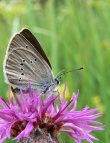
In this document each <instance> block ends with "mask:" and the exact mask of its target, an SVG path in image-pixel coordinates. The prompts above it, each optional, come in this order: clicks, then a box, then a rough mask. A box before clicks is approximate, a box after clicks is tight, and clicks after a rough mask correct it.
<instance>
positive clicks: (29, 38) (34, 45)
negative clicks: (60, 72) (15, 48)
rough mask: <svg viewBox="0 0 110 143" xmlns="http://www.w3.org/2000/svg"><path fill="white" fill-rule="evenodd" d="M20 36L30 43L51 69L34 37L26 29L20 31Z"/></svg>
mask: <svg viewBox="0 0 110 143" xmlns="http://www.w3.org/2000/svg"><path fill="white" fill-rule="evenodd" d="M20 34H21V35H23V36H24V37H25V38H26V39H27V40H28V41H30V43H31V44H32V45H33V47H34V48H35V49H36V50H37V51H38V52H39V53H40V55H41V56H42V57H43V58H44V59H45V61H46V62H47V64H48V65H49V67H50V68H51V69H52V67H51V64H50V62H49V60H48V58H47V56H46V54H45V52H44V51H43V49H42V47H41V45H40V44H39V42H38V40H37V39H36V37H35V36H34V35H33V34H32V33H31V32H30V31H29V30H28V29H26V28H24V29H23V30H21V32H20Z"/></svg>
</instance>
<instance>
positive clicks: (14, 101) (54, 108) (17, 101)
mask: <svg viewBox="0 0 110 143" xmlns="http://www.w3.org/2000/svg"><path fill="white" fill-rule="evenodd" d="M77 99H78V94H73V96H72V98H71V100H70V101H66V100H65V92H64V93H63V98H61V97H60V94H59V93H57V95H56V96H53V95H51V94H47V95H45V96H41V95H40V93H36V92H33V91H32V90H31V88H30V89H29V93H28V94H25V93H23V92H22V91H20V94H19V95H17V94H13V97H10V92H9V99H8V100H9V101H8V103H7V102H6V101H5V100H4V99H3V98H2V97H1V98H0V105H1V107H2V108H1V110H0V143H2V142H3V141H4V140H5V139H6V138H10V137H14V139H15V140H18V139H20V138H23V137H28V136H29V135H30V133H31V132H32V131H33V130H34V129H35V128H43V127H45V128H47V131H48V133H49V132H50V131H51V134H53V135H57V136H58V135H59V133H60V132H65V133H67V134H69V135H70V136H71V137H72V138H73V139H74V141H75V142H76V143H81V142H82V140H87V141H88V142H89V143H93V142H92V140H97V138H95V137H94V136H92V135H91V132H92V131H94V130H103V129H104V128H103V126H101V123H100V122H97V121H95V119H97V118H99V117H100V116H101V114H100V113H96V111H97V110H98V109H89V107H88V106H86V107H85V108H84V109H82V110H76V107H77ZM58 101H59V103H58Z"/></svg>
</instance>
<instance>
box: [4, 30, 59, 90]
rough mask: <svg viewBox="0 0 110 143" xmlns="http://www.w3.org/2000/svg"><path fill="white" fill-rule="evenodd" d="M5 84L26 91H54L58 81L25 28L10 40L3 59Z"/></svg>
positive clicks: (42, 52) (39, 48)
mask: <svg viewBox="0 0 110 143" xmlns="http://www.w3.org/2000/svg"><path fill="white" fill-rule="evenodd" d="M3 67H4V76H5V82H6V83H7V84H9V85H12V86H15V87H16V88H15V89H14V91H15V92H16V91H17V92H18V91H19V89H21V90H23V91H28V88H29V86H28V85H29V83H30V85H31V88H32V89H33V90H35V91H41V92H44V93H46V92H50V91H54V90H55V88H56V86H57V85H58V84H59V83H60V81H59V80H58V79H57V78H55V77H54V74H53V72H52V67H51V64H50V62H49V60H48V58H47V56H46V54H45V52H44V50H43V49H42V47H41V45H40V44H39V42H38V40H37V39H36V38H35V36H34V35H33V34H32V33H31V32H30V31H29V30H28V29H26V28H24V29H22V30H21V31H20V32H18V33H16V34H15V35H14V36H13V37H12V38H11V40H10V42H9V45H8V48H7V51H6V56H5V59H4V64H3Z"/></svg>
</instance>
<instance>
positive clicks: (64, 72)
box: [57, 67, 84, 78]
mask: <svg viewBox="0 0 110 143" xmlns="http://www.w3.org/2000/svg"><path fill="white" fill-rule="evenodd" d="M82 69H84V67H81V68H77V69H73V70H70V71H67V72H62V73H61V74H60V75H58V76H57V78H59V77H61V76H62V75H64V74H67V73H70V72H73V71H78V70H82Z"/></svg>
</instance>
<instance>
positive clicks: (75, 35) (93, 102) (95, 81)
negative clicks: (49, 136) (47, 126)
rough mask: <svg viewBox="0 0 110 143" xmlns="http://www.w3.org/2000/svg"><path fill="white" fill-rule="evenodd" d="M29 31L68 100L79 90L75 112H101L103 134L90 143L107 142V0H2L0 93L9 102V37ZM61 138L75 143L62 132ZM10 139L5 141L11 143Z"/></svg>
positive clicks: (109, 92)
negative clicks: (6, 79)
mask: <svg viewBox="0 0 110 143" xmlns="http://www.w3.org/2000/svg"><path fill="white" fill-rule="evenodd" d="M23 27H27V28H29V29H30V30H31V31H32V33H33V34H34V35H35V36H36V37H37V39H38V40H39V42H40V43H41V45H42V47H43V49H44V51H45V52H46V54H47V55H48V58H49V60H50V61H51V64H52V67H53V72H54V74H55V75H57V73H58V72H59V71H61V70H63V69H65V70H67V71H68V70H71V69H75V68H78V67H81V66H84V67H85V69H84V70H82V71H77V72H72V73H69V74H66V75H64V76H62V83H61V85H60V87H59V88H62V87H63V86H64V84H65V83H66V85H67V90H68V98H70V96H71V94H72V92H77V90H78V89H79V90H80V96H79V99H78V109H81V108H83V107H85V106H86V105H88V106H89V107H90V108H96V107H98V108H99V110H100V112H102V117H101V118H100V119H99V121H101V122H102V123H103V124H105V125H106V126H105V131H96V132H93V135H94V136H95V137H97V138H99V141H93V142H94V143H98V142H99V143H110V106H109V105H110V1H109V0H24V1H22V0H16V1H15V0H0V95H2V96H4V97H5V98H7V90H8V86H7V85H6V84H5V82H4V76H3V60H4V56H5V52H6V48H7V45H8V42H9V39H10V38H11V36H12V35H13V34H14V33H15V32H18V31H19V30H21V29H22V28H23ZM60 138H61V139H60V140H61V141H62V142H65V143H73V140H72V139H71V137H69V136H67V135H65V134H63V135H62V136H60ZM9 142H12V141H9V140H8V141H6V143H9Z"/></svg>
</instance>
